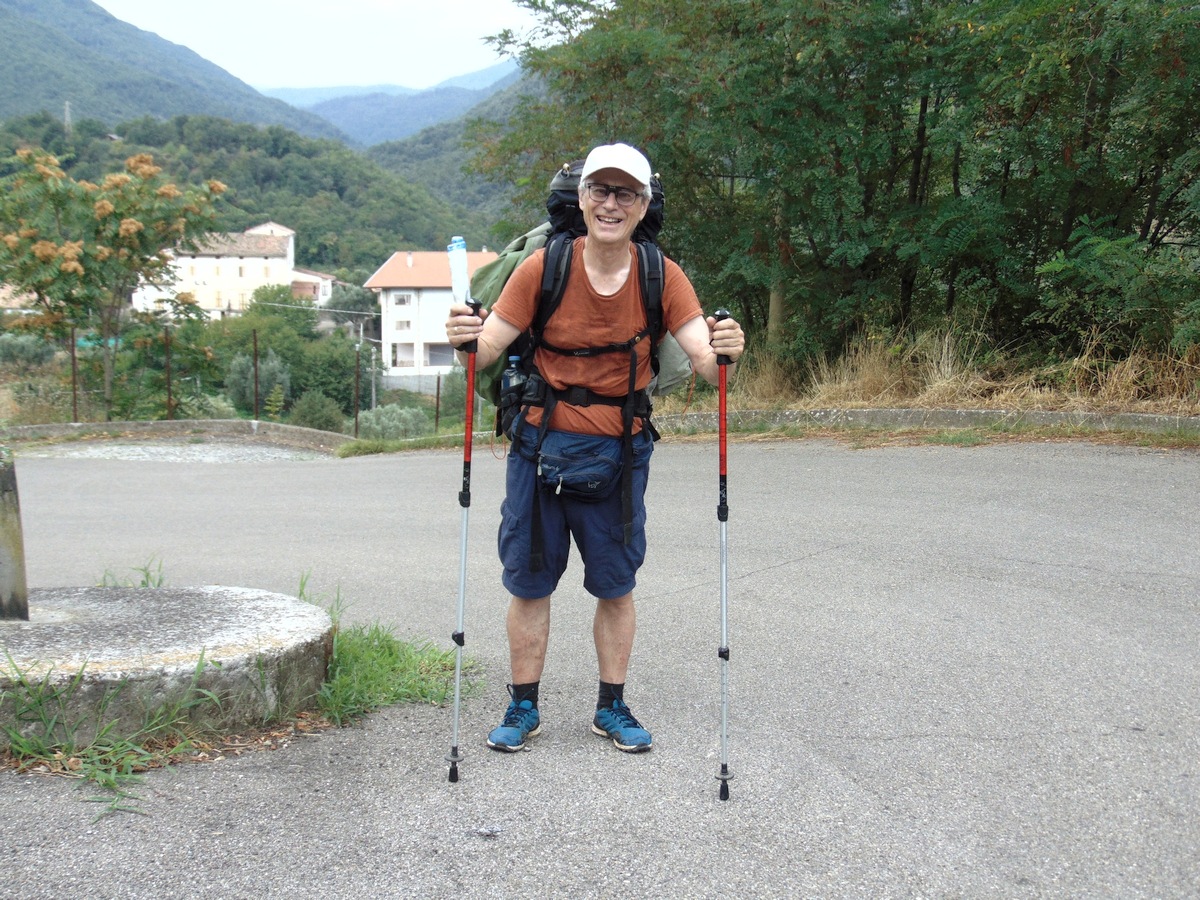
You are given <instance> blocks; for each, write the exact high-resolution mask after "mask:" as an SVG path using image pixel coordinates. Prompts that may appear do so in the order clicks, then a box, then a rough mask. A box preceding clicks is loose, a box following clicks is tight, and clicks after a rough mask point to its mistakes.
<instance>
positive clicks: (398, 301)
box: [392, 294, 412, 306]
mask: <svg viewBox="0 0 1200 900" xmlns="http://www.w3.org/2000/svg"><path fill="white" fill-rule="evenodd" d="M410 305H412V294H393V295H392V306H410Z"/></svg>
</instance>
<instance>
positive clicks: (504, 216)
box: [366, 78, 557, 245]
mask: <svg viewBox="0 0 1200 900" xmlns="http://www.w3.org/2000/svg"><path fill="white" fill-rule="evenodd" d="M538 97H545V89H544V88H543V87H541V85H540V82H539V81H538V80H537V79H532V78H523V79H521V80H520V81H518V82H516V83H514V84H512V85H509V86H508V87H506V88H505V89H504V90H502V91H499V92H497V93H495V94H493V95H492V96H490V97H489V98H488V99H487V100H485V101H483V102H482V103H480V104H478V105H476V106H474V107H472V108H471V109H470V110H469V111H468V112H467V113H466V115H464V116H461V117H459V118H457V119H454V120H451V121H449V122H443V123H441V124H438V125H434V126H431V127H429V128H426V129H425V130H423V131H421V132H420V133H419V134H416V135H413V136H412V137H411V138H408V139H406V140H403V141H388V142H385V143H382V144H377V145H375V146H373V147H370V148H368V149H367V151H366V153H367V156H369V157H370V158H371V159H373V160H375V161H376V162H377V163H379V164H380V165H381V166H383V167H384V168H385V169H387V170H388V171H389V172H394V173H395V174H397V175H399V176H400V177H402V178H405V179H407V180H408V181H412V182H415V183H417V184H423V185H425V186H426V187H427V188H429V190H430V191H431V192H433V193H434V194H435V195H436V196H438V197H441V198H442V199H444V200H446V201H447V202H449V203H452V204H454V205H455V206H457V207H460V208H462V209H465V210H468V211H470V213H471V215H472V216H473V217H475V218H477V219H479V220H480V221H483V222H487V223H489V225H490V226H491V237H492V239H493V241H495V242H496V243H497V244H498V245H502V244H503V243H505V242H507V241H508V240H509V239H510V238H512V237H514V236H516V235H518V234H523V233H524V232H525V231H527V230H529V228H531V227H532V225H533V224H535V223H536V222H538V221H541V219H543V218H544V217H545V209H544V207H543V206H542V200H543V199H544V198H541V197H535V199H534V200H533V201H532V202H527V203H525V204H523V205H522V206H519V207H518V206H514V204H513V193H514V187H513V185H514V184H516V183H522V181H523V180H524V178H528V179H529V180H530V181H531V183H533V184H537V183H539V182H540V183H541V184H542V185H543V186H544V185H546V184H549V181H550V178H551V176H552V175H553V173H554V169H556V168H557V167H554V169H551V170H549V171H547V172H542V173H539V172H535V171H530V172H529V173H527V174H526V175H525V176H521V177H517V176H514V181H513V182H512V183H509V182H500V183H497V182H494V181H489V180H487V179H486V178H484V177H483V176H481V175H479V174H477V173H475V172H473V171H472V170H471V153H470V151H469V149H468V146H469V141H468V133H469V132H470V131H471V129H472V125H473V123H475V124H476V125H478V127H480V128H481V129H483V130H486V131H488V132H491V133H495V132H496V131H497V130H498V129H500V128H503V127H505V124H506V123H507V122H508V121H509V119H510V117H511V116H512V115H513V114H514V112H515V111H516V109H517V108H518V106H519V104H520V103H521V102H522V98H526V102H528V101H529V100H532V99H536V98H538ZM481 123H487V124H486V125H483V124H481Z"/></svg>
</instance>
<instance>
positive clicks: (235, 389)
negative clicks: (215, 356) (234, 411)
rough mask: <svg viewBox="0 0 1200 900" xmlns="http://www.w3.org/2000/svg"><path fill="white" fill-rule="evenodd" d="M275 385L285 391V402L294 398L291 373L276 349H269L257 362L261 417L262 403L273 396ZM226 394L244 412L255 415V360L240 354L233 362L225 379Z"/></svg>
mask: <svg viewBox="0 0 1200 900" xmlns="http://www.w3.org/2000/svg"><path fill="white" fill-rule="evenodd" d="M276 385H279V386H280V387H282V388H283V399H284V402H285V403H286V402H287V400H288V399H289V398H290V397H291V395H292V374H291V370H290V369H289V368H288V366H287V364H286V363H285V362H284V361H283V360H282V359H280V358H279V356H277V355H276V353H275V351H274V350H268V351H267V352H266V355H265V356H260V357H259V360H258V406H259V412H260V414H261V412H262V406H263V401H265V400H266V398H267V397H268V396H270V394H271V391H272V390H273V389H274V388H275V386H276ZM225 392H226V393H227V394H228V395H229V399H230V400H232V401H233V405H234V406H236V407H237V408H238V409H240V410H242V411H243V412H250V413H252V412H254V360H253V359H251V357H250V356H249V355H247V354H245V353H239V354H238V355H237V356H235V357H234V358H233V361H232V362H230V364H229V373H228V374H227V375H226V376H225Z"/></svg>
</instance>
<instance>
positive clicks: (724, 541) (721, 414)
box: [713, 309, 733, 800]
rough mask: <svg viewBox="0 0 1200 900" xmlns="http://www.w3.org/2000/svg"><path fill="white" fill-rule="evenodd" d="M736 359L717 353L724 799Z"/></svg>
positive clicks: (720, 314) (725, 313)
mask: <svg viewBox="0 0 1200 900" xmlns="http://www.w3.org/2000/svg"><path fill="white" fill-rule="evenodd" d="M713 316H714V317H715V318H716V320H717V321H718V322H720V321H721V320H723V319H728V318H729V310H727V309H718V310H717V311H716V312H715V313H713ZM732 362H733V360H731V359H730V358H729V357H728V356H725V355H724V354H720V353H718V354H717V370H718V385H717V435H718V447H719V452H718V461H719V472H720V478H719V481H718V485H719V488H718V499H717V522H718V523H719V527H720V531H721V646H720V647H718V648H717V656H718V657H719V658H720V660H721V772H720V774H719V775H717V779H718V780H719V781H720V782H721V790H720V793H719V794H718V796H719V797H720V798H721V799H722V800H728V799H729V782H730V781H731V780H732V779H733V773H732V772H730V771H729V536H728V533H727V527H728V522H729V488H728V484H727V482H726V474H727V472H728V469H727V468H726V452H725V447H726V431H725V417H726V408H725V398H726V388H727V383H728V381H727V378H728V367H729V365H730V364H731V363H732Z"/></svg>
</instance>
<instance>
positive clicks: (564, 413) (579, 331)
mask: <svg viewBox="0 0 1200 900" xmlns="http://www.w3.org/2000/svg"><path fill="white" fill-rule="evenodd" d="M586 240H587V238H586V237H581V238H576V240H575V248H574V252H573V254H572V256H571V271H570V273H569V274H568V276H567V284H566V289H565V290H564V292H563V298H562V303H561V304H560V305H559V307H558V309H557V310H555V312H554V315H552V316H551V317H550V321H549V322H548V323H547V324H546V333H545V335H544V337H545V339H546V340H547V341H549V342H550V343H551V344H553V345H554V346H556V347H561V348H562V349H564V350H574V349H580V348H584V347H604V346H607V345H609V344H620V343H624V342H625V341H628V340H630V339H631V338H633V337H634V336H635V335H637V334H639V333H640V332H641V331H643V330H645V328H646V308H645V305H644V304H643V302H642V297H641V287H640V285H639V279H638V260H637V249H636V248H635V247H634V246H633V244H630V245H629V254H630V267H629V277H628V278H627V279H626V281H625V284H624V285H623V286H622V287H621V289H620V290H618V291H617V292H616V293H615V294H607V295H606V294H601V293H598V292H597V291H596V289H595V288H593V287H592V284H591V282H590V281H589V279H588V277H587V271H586V267H585V266H584V264H583V245H584V242H585V241H586ZM545 259H546V252H545V250H537V251H536V252H534V253H533V255H531V256H530V257H529V259H527V260H525V262H523V263H521V265H520V266H518V267H517V269H516V271H514V272H513V273H512V275H511V276H510V277H509V279H508V283H507V284H505V286H504V291H503V293H501V295H500V297H499V299H497V300H496V303H495V305H494V306H493V308H492V309H493V312H495V313H496V314H497V315H498V316H500V318H502V319H503V320H504V321H506V322H508V323H509V324H511V325H513V326H515V327H516V328H518V329H520V330H521V331H525V330H527V329H528V328H529V327H530V326H531V325H532V324H533V318H534V313H535V312H536V311H537V305H538V301H539V300H540V299H541V293H542V275H543V272H544V271H545ZM702 314H703V312H702V310H701V308H700V301H699V299H698V298H697V297H696V291H695V289H694V288H693V287H692V283H691V282H690V281H688V277H687V276H686V275H685V274H684V273H683V270H682V269H681V268H679V266H678V265H677V264H676V263H674V262H673V261H671V260H669V259H668V260H665V272H664V284H663V325H664V327H665V328H666V330H667V331H670V332H674V331H676V330H678V329H679V328H680V327H681V326H682V325H683V324H684V323H686V322H689V321H691V320H692V319H694V318H695V317H696V316H699V315H702ZM659 337H660V338H661V337H662V336H661V335H659ZM635 349H636V352H637V355H638V362H637V381H636V384H637V389H638V390H642V389H644V388H645V387H646V386H647V385H648V384H649V383H650V378H651V375H652V374H653V373H652V371H651V368H650V343H649V341H645V340H643V341H641V342H639V343H638V344H637V345H636V347H635ZM533 361H534V364H535V365H536V366H537V369H538V371H539V372H540V373H541V374H542V377H543V378H544V379H546V381H547V382H548V383H549V384H550V385H551V387H554V388H557V389H559V390H562V389H563V388H566V387H585V388H588V389H589V390H591V391H593V392H594V393H597V394H601V395H603V396H606V397H624V396H625V395H626V394H627V393H628V391H629V354H628V353H624V352H620V351H617V352H613V353H602V354H599V355H596V356H564V355H563V354H561V353H554V352H553V351H550V350H547V349H545V348H544V347H540V346H539V347H538V348H537V350H536V351H535V352H534V357H533ZM526 415H527V416H528V421H529V423H530V424H532V425H537V424H540V423H541V420H542V410H541V409H540V408H538V407H533V408H531V409H530V410H529V412H528V413H527V414H526ZM550 424H551V426H552V427H553V428H555V429H557V430H559V431H574V432H578V433H580V434H604V435H612V436H615V437H619V436H620V435H621V434H622V433H623V430H624V429H623V428H622V425H621V408H620V407H619V406H606V405H603V404H592V405H591V406H572V405H570V404H569V403H567V402H565V401H560V402H559V403H558V405H557V406H556V407H555V409H554V417H553V419H552V421H551V423H550ZM640 429H641V423H640V422H638V421H635V422H634V431H635V432H636V431H639V430H640Z"/></svg>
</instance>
